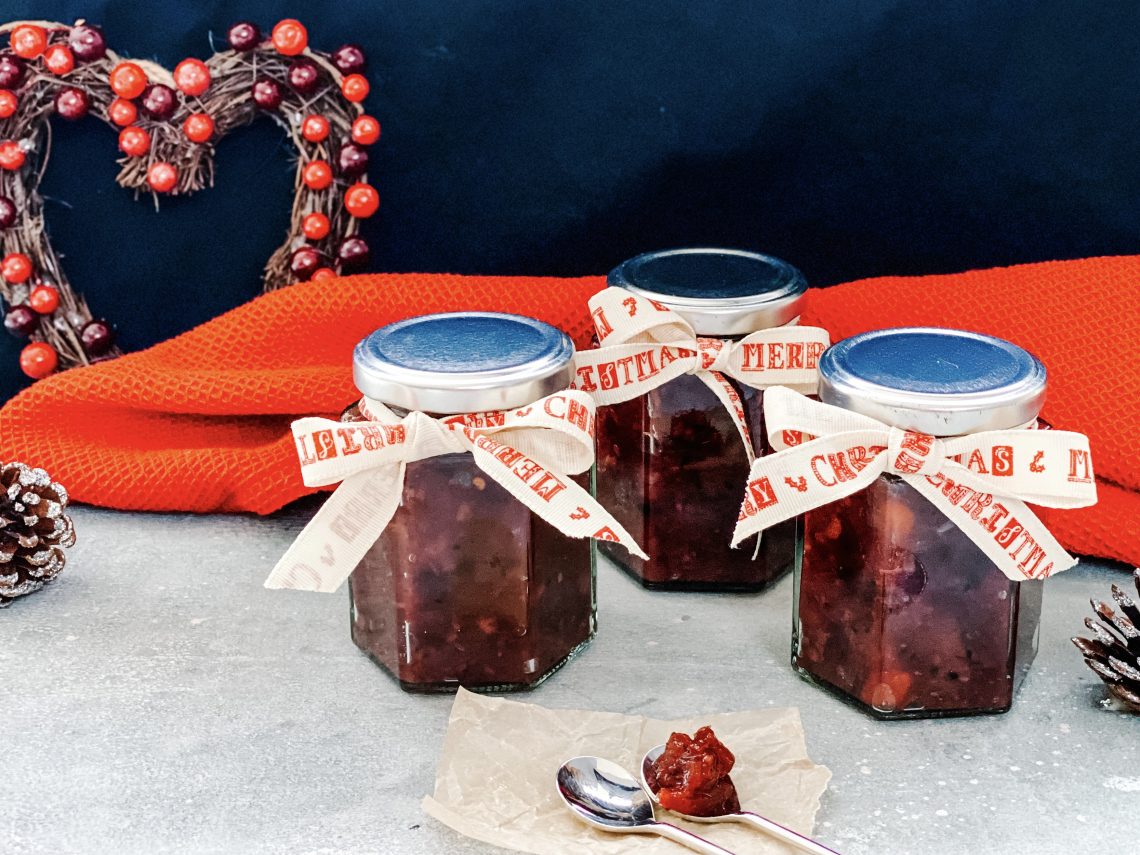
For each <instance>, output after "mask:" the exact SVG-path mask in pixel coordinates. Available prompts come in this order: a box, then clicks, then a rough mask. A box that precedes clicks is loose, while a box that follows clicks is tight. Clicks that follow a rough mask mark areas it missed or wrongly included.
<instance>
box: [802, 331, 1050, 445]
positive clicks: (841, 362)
mask: <svg viewBox="0 0 1140 855" xmlns="http://www.w3.org/2000/svg"><path fill="white" fill-rule="evenodd" d="M819 374H820V382H819V397H820V399H821V400H822V401H824V403H827V404H834V405H835V406H838V407H843V408H844V409H847V410H852V411H854V412H857V413H862V414H863V415H866V416H870V417H871V418H874V419H878V420H879V421H882V422H886V423H887V424H892V425H895V426H896V427H900V428H903V429H906V430H917V431H922V432H923V433H929V434H933V435H935V436H959V435H962V434H967V433H976V432H978V431H983V430H1004V429H1009V428H1015V427H1019V426H1021V425H1024V424H1026V423H1028V422H1032V421H1033V420H1034V419H1035V418H1037V414H1038V413H1040V412H1041V406H1042V405H1043V404H1044V402H1045V385H1046V372H1045V366H1044V365H1042V364H1041V361H1040V360H1039V359H1037V357H1035V356H1033V354H1031V353H1029V352H1028V351H1026V350H1023V349H1022V348H1020V347H1018V346H1017V345H1015V344H1011V343H1010V342H1008V341H1005V340H1004V339H1000V338H995V337H994V336H989V335H983V334H982V333H975V332H964V331H962V330H952V329H941V328H937V327H904V328H899V329H886V330H875V331H873V332H868V333H863V334H861V335H856V336H852V337H851V338H847V339H844V340H843V341H840V342H838V343H836V344H834V345H832V347H830V348H829V349H828V350H827V351H825V352H824V354H823V356H822V357H821V359H820V363H819Z"/></svg>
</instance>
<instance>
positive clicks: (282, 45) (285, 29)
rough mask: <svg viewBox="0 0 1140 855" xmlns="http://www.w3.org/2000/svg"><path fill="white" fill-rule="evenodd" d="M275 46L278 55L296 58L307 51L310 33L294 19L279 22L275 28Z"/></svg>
mask: <svg viewBox="0 0 1140 855" xmlns="http://www.w3.org/2000/svg"><path fill="white" fill-rule="evenodd" d="M272 39H273V46H274V47H275V48H277V52H278V53H282V54H284V55H285V56H296V55H297V54H299V53H300V52H301V51H303V50H304V49H305V46H306V45H307V44H308V43H309V33H308V32H307V31H306V30H305V26H304V24H302V23H301V22H300V21H296V20H294V19H293V18H286V19H285V20H283V21H278V22H277V25H276V26H275V27H274V28H273V35H272Z"/></svg>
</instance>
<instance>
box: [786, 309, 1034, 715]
mask: <svg viewBox="0 0 1140 855" xmlns="http://www.w3.org/2000/svg"><path fill="white" fill-rule="evenodd" d="M1045 385H1046V374H1045V368H1044V366H1043V365H1042V364H1041V363H1040V362H1039V361H1038V360H1037V359H1036V358H1035V357H1033V356H1032V355H1030V354H1029V353H1027V352H1026V351H1024V350H1022V349H1021V348H1019V347H1017V346H1016V345H1013V344H1010V343H1009V342H1006V341H1003V340H1001V339H997V338H992V337H990V336H985V335H980V334H976V333H968V332H959V331H956V330H943V329H892V330H878V331H875V332H870V333H866V334H863V335H858V336H855V337H852V338H849V339H845V340H844V341H841V342H839V343H838V344H836V345H834V346H833V347H831V348H830V349H829V350H828V351H827V352H826V353H825V354H824V356H823V359H822V360H821V361H820V392H819V396H820V399H821V400H822V401H823V402H824V403H828V404H834V405H836V406H840V407H843V408H844V409H848V410H852V411H854V412H857V413H862V414H863V415H866V416H870V417H872V418H875V419H878V420H879V421H881V422H884V423H886V424H890V425H894V426H896V427H899V428H902V429H904V430H913V431H920V432H922V433H926V434H930V435H934V436H943V437H946V436H961V435H965V434H971V433H977V432H979V431H985V430H1005V429H1015V428H1019V427H1026V426H1030V427H1031V426H1033V425H1034V423H1035V420H1036V419H1037V415H1038V412H1039V411H1040V409H1041V405H1042V403H1043V401H1044V397H1045ZM1043 584H1044V583H1043V582H1042V581H1040V580H1030V581H1023V582H1016V581H1013V580H1011V579H1009V578H1008V577H1007V576H1006V575H1005V574H1004V573H1002V572H1001V570H999V569H998V568H997V567H996V566H995V565H994V564H993V563H992V562H991V561H990V559H989V558H987V557H986V555H985V554H984V553H983V552H982V550H981V548H980V547H978V546H977V545H976V544H975V543H974V542H973V541H971V540H970V539H969V538H968V537H967V536H966V534H965V533H964V532H963V531H962V530H961V529H959V528H958V527H957V526H956V525H954V524H953V523H952V522H951V521H950V520H949V519H948V518H947V517H946V516H945V515H944V514H943V513H942V512H941V511H940V510H938V509H937V508H936V507H935V506H934V505H932V504H931V503H930V502H929V501H928V500H927V499H926V498H924V497H923V496H922V495H921V494H920V493H919V492H918V491H917V490H915V489H914V487H912V486H911V485H910V484H908V483H906V481H904V480H902V479H901V478H899V477H898V476H897V475H893V474H883V475H880V476H879V477H878V478H877V479H876V480H875V482H874V483H872V484H871V486H870V487H868V488H867V489H864V490H861V491H859V492H856V493H854V494H852V495H850V496H848V497H846V498H843V499H840V500H838V501H836V502H832V503H830V504H828V505H825V506H823V507H821V508H818V509H816V510H812V511H809V512H808V513H807V514H806V515H805V517H804V528H803V550H802V558H801V560H800V561H798V562H797V566H796V573H795V595H794V606H793V610H794V632H793V639H792V664H793V666H794V667H795V668H796V670H797V671H798V672H799V673H800V674H801V675H803V676H804V677H806V678H808V679H809V680H811V681H813V682H815V683H818V684H820V685H822V686H824V687H827V688H830V689H832V690H835V691H837V692H839V693H840V694H842V695H843V696H845V697H846V698H848V699H850V700H853V701H855V702H856V703H857V704H859V705H860V706H862V707H863V708H864V709H865V710H867V711H868V712H870V713H872V714H874V715H875V716H877V717H880V718H887V719H890V718H924V717H935V716H949V715H964V714H974V713H996V712H1004V711H1006V710H1008V709H1009V708H1010V705H1011V704H1012V702H1013V696H1014V693H1015V692H1016V691H1017V689H1018V687H1019V685H1020V683H1021V681H1022V680H1023V678H1024V677H1025V674H1026V673H1027V672H1028V669H1029V665H1030V663H1031V662H1032V661H1033V657H1034V655H1035V654H1036V652H1037V636H1038V622H1039V619H1040V615H1041V595H1042V585H1043Z"/></svg>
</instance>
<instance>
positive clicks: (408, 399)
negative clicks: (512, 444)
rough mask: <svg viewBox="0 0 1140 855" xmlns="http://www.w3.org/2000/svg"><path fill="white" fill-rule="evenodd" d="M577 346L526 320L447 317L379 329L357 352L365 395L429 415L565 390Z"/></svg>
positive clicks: (356, 368) (504, 405) (357, 374)
mask: <svg viewBox="0 0 1140 855" xmlns="http://www.w3.org/2000/svg"><path fill="white" fill-rule="evenodd" d="M573 357H574V343H573V342H572V341H571V340H570V337H569V336H568V335H566V334H565V333H564V332H562V331H561V330H559V329H556V328H555V327H552V326H550V324H545V323H543V322H542V321H537V320H535V319H534V318H526V317H523V316H521V315H507V314H500V313H498V312H448V313H445V314H438V315H422V316H420V317H416V318H408V319H407V320H403V321H397V322H396V323H394V324H388V326H385V327H381V328H380V329H378V330H376V332H374V333H372V335H370V336H368V338H366V339H364V340H363V341H361V342H360V344H358V345H357V346H356V350H355V351H354V353H353V360H352V376H353V379H354V380H355V381H356V388H358V389H359V390H360V392H361V394H363V395H365V396H366V397H368V398H372V399H373V400H376V401H381V402H383V403H385V404H390V405H392V406H395V407H401V408H403V409H405V410H421V411H423V412H427V413H440V414H449V413H468V412H482V411H486V410H503V409H509V408H511V407H522V406H525V405H526V404H530V403H533V402H534V401H536V400H538V399H539V398H542V397H544V396H546V395H550V394H552V393H554V392H559V391H561V390H563V389H566V388H567V387H569V385H570V381H571V380H572V379H573V373H574V369H573V363H572V359H573Z"/></svg>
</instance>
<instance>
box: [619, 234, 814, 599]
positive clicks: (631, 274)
mask: <svg viewBox="0 0 1140 855" xmlns="http://www.w3.org/2000/svg"><path fill="white" fill-rule="evenodd" d="M608 284H609V285H611V286H614V287H620V288H625V289H627V290H629V291H632V292H633V293H635V294H637V295H639V296H643V297H648V298H650V299H652V300H654V301H656V302H658V303H660V304H662V305H664V306H665V307H667V308H669V309H670V310H671V311H673V312H676V313H677V314H678V315H679V316H681V317H682V318H684V320H686V321H687V322H688V323H689V324H690V326H692V328H693V330H694V331H695V332H696V333H697V334H698V335H702V336H713V337H716V338H721V339H725V340H736V339H740V338H743V337H744V336H746V335H748V334H749V333H752V332H755V331H757V330H760V329H770V328H772V327H778V326H783V325H786V324H790V323H793V322H795V320H796V318H797V317H798V316H799V314H800V311H801V308H802V304H803V297H804V294H805V293H806V290H807V282H806V280H805V279H804V277H803V274H802V273H800V272H799V271H798V270H797V269H796V268H794V267H792V266H791V265H790V264H788V263H787V262H784V261H781V260H780V259H777V258H772V257H770V256H766V255H761V254H759V253H752V252H744V251H741V250H730V249H706V248H699V249H681V250H668V251H663V252H652V253H646V254H644V255H640V256H637V257H635V258H631V259H629V260H628V261H626V262H623V263H622V264H621V265H619V266H618V267H617V268H615V269H614V270H613V271H611V272H610V274H609V277H608ZM813 367H814V364H813ZM725 380H726V382H727V383H729V385H731V386H732V388H733V389H734V391H735V392H736V394H737V395H738V396H739V397H740V399H741V403H742V405H743V409H744V418H745V422H746V423H747V433H748V437H749V441H750V442H751V445H752V450H753V453H754V454H766V453H769V452H770V451H771V450H772V449H771V448H770V446H769V444H768V441H767V437H766V435H765V431H764V414H763V391H762V390H761V389H756V388H753V387H751V386H747V385H745V384H742V383H738V382H737V381H735V380H732V379H730V378H725ZM597 447H598V475H597V491H598V498H599V500H600V501H601V502H602V504H603V505H605V506H606V507H607V508H608V509H609V510H610V512H611V513H612V514H613V515H614V517H615V518H616V519H617V520H618V522H620V523H621V524H622V526H623V527H624V528H625V529H626V530H627V531H628V532H630V534H632V535H633V537H634V539H636V540H637V541H638V542H639V543H641V544H642V545H643V546H644V547H645V551H646V552H647V553H648V554H649V556H650V557H649V559H642V558H638V557H637V556H635V555H631V554H629V553H627V552H626V551H625V550H622V549H619V548H617V547H615V546H613V545H612V544H605V543H602V544H599V550H600V551H601V552H602V553H603V554H604V555H606V556H607V557H608V558H610V560H612V561H613V562H614V563H615V564H616V565H617V566H619V567H620V568H622V569H623V570H625V571H626V572H627V573H629V574H630V575H631V576H632V577H633V578H634V579H636V580H637V581H638V582H639V583H641V584H642V585H643V586H645V587H647V588H663V589H679V590H710V591H758V590H762V589H764V588H767V587H768V586H769V585H771V584H772V583H773V582H775V581H777V580H778V579H780V578H782V577H783V576H784V575H785V574H787V573H788V572H789V571H791V569H792V567H793V565H794V563H795V556H796V539H797V527H798V524H799V521H798V520H788V521H787V522H784V523H780V524H779V525H776V526H773V527H772V528H770V529H768V530H767V531H765V532H764V534H763V536H762V538H761V541H760V544H759V548H757V547H756V544H755V542H754V541H750V542H748V543H745V544H744V545H743V546H742V547H740V548H738V549H732V548H731V547H730V544H731V541H732V533H733V529H734V527H735V525H736V518H737V516H738V514H739V511H740V495H739V492H738V489H737V488H738V487H739V485H740V484H743V483H745V482H746V481H747V478H748V471H749V465H750V463H749V458H748V452H747V451H746V449H745V447H744V443H743V441H742V438H741V435H740V432H739V430H738V428H737V424H736V421H735V419H734V417H733V415H732V414H731V413H730V412H729V411H728V410H727V409H726V408H725V406H724V404H723V403H722V402H721V400H720V399H719V398H718V397H717V396H716V394H714V393H713V391H712V390H711V389H710V388H709V387H708V386H707V385H706V384H705V383H704V382H703V381H702V380H701V379H700V378H699V377H696V376H694V375H691V374H686V375H682V376H680V377H677V378H675V379H673V380H670V381H668V382H667V383H665V384H664V385H662V386H659V387H657V388H655V389H652V390H650V391H649V392H647V393H646V394H644V395H641V396H640V397H637V398H634V399H632V400H629V401H624V402H622V403H619V404H614V405H612V406H604V407H600V408H599V410H598V443H597Z"/></svg>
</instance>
